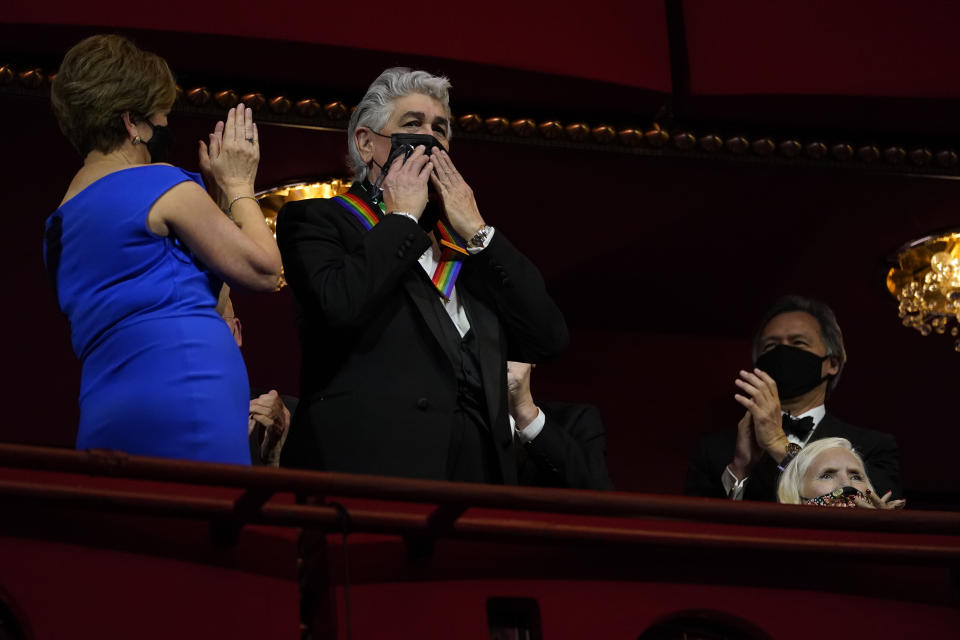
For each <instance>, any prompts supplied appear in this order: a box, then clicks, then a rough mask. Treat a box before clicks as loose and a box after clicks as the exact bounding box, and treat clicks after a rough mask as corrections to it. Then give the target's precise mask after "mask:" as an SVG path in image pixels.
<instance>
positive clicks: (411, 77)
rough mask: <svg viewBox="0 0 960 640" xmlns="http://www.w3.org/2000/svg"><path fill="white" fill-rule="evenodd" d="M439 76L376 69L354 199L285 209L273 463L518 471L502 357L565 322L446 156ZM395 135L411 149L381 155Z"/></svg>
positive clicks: (353, 137) (546, 353)
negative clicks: (284, 414)
mask: <svg viewBox="0 0 960 640" xmlns="http://www.w3.org/2000/svg"><path fill="white" fill-rule="evenodd" d="M449 86H450V85H449V82H448V81H447V80H446V78H439V77H436V76H432V75H430V74H428V73H426V72H423V71H411V70H409V69H403V68H397V69H388V70H387V71H385V72H384V73H383V74H381V75H380V77H379V78H377V80H375V81H374V83H373V84H372V85H371V86H370V88H369V90H368V91H367V94H366V95H365V96H364V98H363V100H361V102H360V104H359V105H358V106H357V109H356V110H355V111H354V113H353V115H352V116H351V119H350V125H349V128H348V132H347V142H348V149H349V156H350V161H351V164H352V168H353V171H354V173H355V177H356V180H355V182H354V185H353V187H352V188H351V189H350V192H349V194H347V195H346V196H345V197H339V198H335V199H330V200H303V201H300V202H292V203H289V204H287V205H286V206H285V207H284V208H283V209H282V210H281V211H280V213H279V216H278V227H277V239H278V242H279V244H280V251H281V254H282V256H283V261H284V268H285V276H286V279H287V282H288V283H289V285H290V288H291V290H292V292H293V295H294V298H295V300H296V305H297V318H298V325H299V330H300V341H301V350H302V369H301V394H300V404H299V406H298V407H297V411H296V413H295V415H294V417H293V423H292V425H291V427H290V435H289V436H288V439H287V442H286V445H285V447H284V450H283V453H282V457H281V465H282V466H294V467H300V468H315V469H326V470H332V471H350V472H358V473H371V474H380V475H396V476H406V477H416V478H431V479H439V480H462V481H473V482H490V483H508V484H515V483H516V482H517V473H516V459H515V450H514V444H513V437H512V434H511V430H510V425H509V422H508V417H507V416H508V413H507V398H506V388H507V381H506V372H507V368H506V360H507V358H508V357H509V358H511V359H520V360H525V361H530V362H538V361H542V360H545V359H547V358H551V357H553V356H555V355H557V354H559V353H560V352H561V351H562V350H563V349H564V348H565V346H566V343H567V339H568V336H567V328H566V324H565V322H564V319H563V316H562V314H561V313H560V311H559V309H558V308H557V307H556V305H555V304H554V302H553V301H552V299H551V298H550V296H549V295H548V294H547V291H546V288H545V286H544V282H543V279H542V277H541V276H540V273H539V271H538V270H537V269H536V267H535V266H534V265H533V264H532V263H531V262H530V261H529V260H528V259H527V258H526V257H524V256H523V255H522V254H521V253H520V252H519V251H517V250H516V249H515V248H514V247H513V245H511V244H510V242H509V241H508V240H507V237H506V235H505V234H504V232H503V231H502V230H501V229H496V230H494V229H493V228H492V227H490V226H488V225H487V224H486V222H485V221H484V218H483V217H482V216H481V214H480V211H479V208H478V206H477V203H476V200H475V199H474V196H473V192H472V190H471V189H470V187H469V186H468V185H467V183H466V182H465V180H464V179H463V177H462V176H461V175H460V173H459V172H458V171H457V169H456V167H455V166H454V165H453V162H452V161H451V159H450V156H449V155H448V150H449V145H450V142H449V140H450V109H449V104H448V88H449ZM398 134H402V136H404V137H405V139H406V142H410V141H411V140H412V141H413V142H412V143H411V145H410V146H409V147H406V148H405V150H406V151H408V152H410V153H409V154H407V156H405V155H400V156H397V157H396V159H395V160H392V161H388V159H389V158H390V157H391V151H392V149H399V148H403V147H402V145H400V140H401V138H400V137H398ZM411 134H413V135H412V136H411ZM417 136H419V137H417ZM428 184H429V185H432V186H433V187H434V188H435V190H436V194H437V197H438V198H439V200H440V203H442V208H443V211H444V212H445V222H444V221H441V222H440V224H437V218H436V217H434V218H433V219H430V220H428V218H430V214H429V212H428V213H427V214H426V215H425V209H426V207H427V204H428ZM431 206H433V205H431ZM458 237H459V238H458ZM461 239H466V240H461ZM453 245H457V246H453ZM463 245H465V246H463ZM431 276H432V277H431ZM454 276H455V277H456V280H455V285H453V286H449V284H448V283H449V282H450V279H451V277H454Z"/></svg>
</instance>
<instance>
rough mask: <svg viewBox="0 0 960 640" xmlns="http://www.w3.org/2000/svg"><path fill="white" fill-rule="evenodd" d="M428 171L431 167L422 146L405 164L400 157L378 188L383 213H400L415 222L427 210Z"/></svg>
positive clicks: (391, 166)
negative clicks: (383, 209) (384, 209)
mask: <svg viewBox="0 0 960 640" xmlns="http://www.w3.org/2000/svg"><path fill="white" fill-rule="evenodd" d="M432 170H433V164H432V163H431V161H430V156H428V155H427V154H426V147H424V146H423V145H419V146H418V147H417V148H416V149H414V150H413V153H411V154H410V157H409V158H407V161H406V162H404V161H403V156H402V155H400V156H398V157H397V158H396V159H395V160H394V161H393V164H391V165H390V168H389V170H388V171H387V177H386V178H384V179H383V184H382V185H381V187H382V189H383V205H384V207H385V208H386V210H387V212H388V213H389V212H391V211H403V212H404V213H409V214H410V215H412V216H413V217H414V218H417V219H418V220H419V219H420V215H421V214H422V213H423V210H424V208H426V206H427V181H428V180H429V179H430V172H431V171H432Z"/></svg>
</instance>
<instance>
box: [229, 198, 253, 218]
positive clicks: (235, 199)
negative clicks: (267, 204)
mask: <svg viewBox="0 0 960 640" xmlns="http://www.w3.org/2000/svg"><path fill="white" fill-rule="evenodd" d="M243 198H250V199H251V200H253V201H254V202H256V201H257V199H256V198H255V197H254V196H247V195H240V196H233V200H231V201H230V204H228V205H227V214H228V215H230V216H232V215H233V203H234V202H236V201H237V200H242V199H243Z"/></svg>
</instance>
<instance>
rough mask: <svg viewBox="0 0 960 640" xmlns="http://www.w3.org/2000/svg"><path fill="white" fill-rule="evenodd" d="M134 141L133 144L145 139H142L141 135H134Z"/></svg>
mask: <svg viewBox="0 0 960 640" xmlns="http://www.w3.org/2000/svg"><path fill="white" fill-rule="evenodd" d="M132 142H133V144H140V143H141V142H143V140H141V139H140V136H134V137H133V140H132Z"/></svg>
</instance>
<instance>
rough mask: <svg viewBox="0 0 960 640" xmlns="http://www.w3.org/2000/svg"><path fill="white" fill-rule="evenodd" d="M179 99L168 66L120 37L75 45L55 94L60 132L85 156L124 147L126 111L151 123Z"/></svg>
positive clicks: (66, 58) (62, 67) (52, 94)
mask: <svg viewBox="0 0 960 640" xmlns="http://www.w3.org/2000/svg"><path fill="white" fill-rule="evenodd" d="M176 97H177V88H176V83H175V82H174V80H173V74H172V73H171V72H170V67H168V66H167V63H166V61H165V60H164V59H163V58H161V57H160V56H158V55H156V54H153V53H149V52H147V51H143V50H141V49H138V48H137V46H136V45H134V44H133V43H132V42H130V40H128V39H127V38H124V37H123V36H118V35H98V36H91V37H89V38H86V39H84V40H81V41H80V42H79V43H77V44H76V45H74V46H73V48H71V49H70V51H68V52H67V55H66V56H64V58H63V63H62V64H61V65H60V70H59V71H57V75H56V77H55V78H54V79H53V85H52V87H51V90H50V102H51V103H52V104H53V112H54V113H55V114H56V116H57V122H58V123H59V124H60V130H61V131H63V135H65V136H66V137H67V139H68V140H69V141H70V144H72V145H73V146H74V147H75V148H76V149H77V151H79V152H80V155H84V156H85V155H87V154H88V153H90V152H91V151H94V150H96V151H102V152H104V153H108V152H110V151H113V150H114V149H116V148H117V147H119V146H120V145H121V144H123V142H124V140H126V138H127V131H126V129H125V128H124V126H123V121H122V120H121V115H122V114H123V113H124V112H129V113H130V114H132V115H136V116H140V117H144V118H146V117H149V116H151V115H153V114H154V113H156V112H158V111H164V110H166V109H169V108H171V107H172V106H173V102H174V100H175V99H176Z"/></svg>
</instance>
